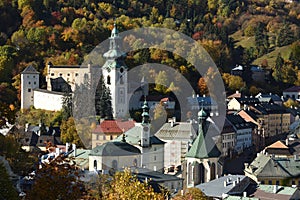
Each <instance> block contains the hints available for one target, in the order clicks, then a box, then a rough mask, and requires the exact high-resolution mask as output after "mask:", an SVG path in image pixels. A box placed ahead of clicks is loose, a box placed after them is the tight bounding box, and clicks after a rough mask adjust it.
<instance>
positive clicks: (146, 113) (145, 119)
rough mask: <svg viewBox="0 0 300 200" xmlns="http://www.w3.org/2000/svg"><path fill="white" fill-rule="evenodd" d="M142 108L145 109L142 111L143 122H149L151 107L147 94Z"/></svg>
mask: <svg viewBox="0 0 300 200" xmlns="http://www.w3.org/2000/svg"><path fill="white" fill-rule="evenodd" d="M142 109H143V113H142V118H143V120H142V124H149V121H150V120H149V118H150V117H149V107H148V102H147V99H146V96H145V100H144V104H143V106H142Z"/></svg>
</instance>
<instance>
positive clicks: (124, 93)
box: [102, 24, 128, 118]
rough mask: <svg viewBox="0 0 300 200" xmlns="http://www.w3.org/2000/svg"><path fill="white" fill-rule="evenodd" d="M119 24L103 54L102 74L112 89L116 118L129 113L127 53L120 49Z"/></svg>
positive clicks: (115, 26) (114, 115)
mask: <svg viewBox="0 0 300 200" xmlns="http://www.w3.org/2000/svg"><path fill="white" fill-rule="evenodd" d="M120 41H121V38H120V37H119V31H118V29H117V25H116V24H114V28H113V29H112V31H111V36H110V38H109V50H108V51H107V52H106V53H104V54H103V56H104V58H105V59H106V62H105V64H104V65H103V67H102V74H103V78H104V82H105V84H106V86H107V87H108V88H109V89H110V93H111V99H112V101H111V102H112V109H113V117H114V118H124V117H125V116H126V114H127V113H128V82H127V70H128V68H127V66H126V65H125V62H124V59H125V54H124V53H123V52H122V51H121V50H120V46H119V45H120Z"/></svg>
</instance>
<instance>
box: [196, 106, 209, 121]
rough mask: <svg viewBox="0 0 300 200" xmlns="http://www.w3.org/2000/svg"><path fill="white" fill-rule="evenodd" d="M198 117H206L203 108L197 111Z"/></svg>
mask: <svg viewBox="0 0 300 200" xmlns="http://www.w3.org/2000/svg"><path fill="white" fill-rule="evenodd" d="M198 117H199V118H202V119H205V118H206V117H207V114H206V112H205V111H204V110H203V108H202V109H201V110H200V111H199V112H198Z"/></svg>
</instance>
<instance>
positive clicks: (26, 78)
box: [21, 65, 40, 109]
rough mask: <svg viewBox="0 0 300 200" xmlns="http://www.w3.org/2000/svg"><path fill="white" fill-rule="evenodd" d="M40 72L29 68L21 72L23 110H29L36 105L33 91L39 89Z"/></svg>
mask: <svg viewBox="0 0 300 200" xmlns="http://www.w3.org/2000/svg"><path fill="white" fill-rule="evenodd" d="M39 84H40V83H39V72H38V71H37V70H36V69H35V68H34V67H33V66H31V65H30V66H28V67H26V68H25V69H24V71H23V72H21V109H28V108H29V107H30V106H31V105H33V104H34V94H33V90H34V89H36V88H39Z"/></svg>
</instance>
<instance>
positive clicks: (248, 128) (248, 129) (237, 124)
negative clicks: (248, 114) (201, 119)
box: [226, 114, 252, 153]
mask: <svg viewBox="0 0 300 200" xmlns="http://www.w3.org/2000/svg"><path fill="white" fill-rule="evenodd" d="M226 118H227V119H228V121H229V123H230V124H231V125H232V126H233V128H234V130H235V134H236V137H235V138H236V142H235V148H234V149H235V151H236V152H237V153H242V152H243V150H244V149H246V148H248V147H251V146H252V125H251V123H249V122H246V121H245V120H244V119H243V118H242V117H241V116H239V115H238V114H230V115H227V116H226Z"/></svg>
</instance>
